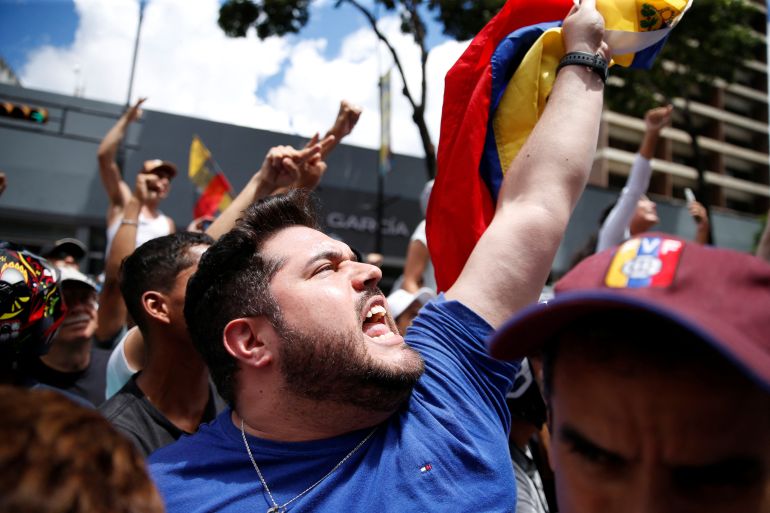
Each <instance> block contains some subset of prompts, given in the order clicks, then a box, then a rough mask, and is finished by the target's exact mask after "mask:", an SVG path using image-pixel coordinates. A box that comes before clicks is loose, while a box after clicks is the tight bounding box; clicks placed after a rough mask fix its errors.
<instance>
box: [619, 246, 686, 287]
mask: <svg viewBox="0 0 770 513" xmlns="http://www.w3.org/2000/svg"><path fill="white" fill-rule="evenodd" d="M683 246H684V245H683V244H682V242H681V241H678V240H674V239H663V238H660V237H644V238H641V239H632V240H629V241H628V242H626V243H625V244H623V245H622V246H620V247H619V248H618V252H617V253H616V254H615V257H614V258H613V259H612V263H611V264H610V269H609V271H608V272H607V277H606V279H605V284H606V285H607V286H608V287H610V288H616V289H622V288H630V289H635V288H649V287H668V286H669V285H671V283H672V282H673V281H674V274H675V273H676V268H677V265H678V264H679V258H680V257H681V256H682V248H683Z"/></svg>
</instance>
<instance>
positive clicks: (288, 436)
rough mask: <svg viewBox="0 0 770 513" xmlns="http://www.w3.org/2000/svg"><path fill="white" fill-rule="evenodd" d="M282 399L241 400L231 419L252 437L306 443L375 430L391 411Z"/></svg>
mask: <svg viewBox="0 0 770 513" xmlns="http://www.w3.org/2000/svg"><path fill="white" fill-rule="evenodd" d="M281 399H282V400H278V401H275V402H273V403H272V404H268V403H267V402H266V401H264V400H262V401H260V400H259V399H255V400H251V399H245V398H243V397H241V398H239V401H238V406H237V407H236V411H233V415H232V420H233V423H234V424H235V426H236V427H237V428H238V429H240V427H241V415H243V420H244V429H245V431H246V432H247V433H249V434H250V435H253V436H256V437H259V438H264V439H267V440H275V441H280V442H305V441H312V440H323V439H326V438H333V437H335V436H339V435H343V434H345V433H350V432H352V431H358V430H359V429H365V428H368V427H374V426H376V425H378V424H381V423H382V422H384V421H386V420H387V419H388V418H389V417H390V416H391V415H392V414H393V413H392V412H372V411H370V410H364V409H361V408H359V407H355V406H348V405H341V404H338V403H333V402H327V401H312V400H308V399H304V398H297V397H292V396H291V394H290V393H289V392H285V391H283V392H282V393H281Z"/></svg>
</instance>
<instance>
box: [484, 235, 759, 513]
mask: <svg viewBox="0 0 770 513" xmlns="http://www.w3.org/2000/svg"><path fill="white" fill-rule="evenodd" d="M769 308H770V266H768V265H767V263H766V262H764V261H762V260H760V259H758V258H755V257H753V256H749V255H744V254H740V253H736V252H734V251H729V250H723V249H716V248H712V247H706V246H701V245H699V244H696V243H693V242H687V241H684V240H681V239H677V238H673V237H671V236H667V235H660V234H647V235H642V236H639V237H637V238H634V239H631V240H629V241H627V242H626V243H624V244H622V245H621V246H619V247H618V248H615V249H609V250H607V251H604V252H602V253H599V254H596V255H594V256H592V257H589V258H588V259H586V260H584V261H583V262H582V263H581V264H579V265H578V266H577V267H576V268H575V269H574V270H572V271H571V272H570V273H568V274H567V275H566V276H565V277H564V278H563V279H562V280H561V281H560V282H559V283H557V285H556V296H555V299H554V300H552V301H551V302H549V303H548V305H546V306H535V307H531V308H528V309H525V310H524V311H522V312H521V313H519V314H518V315H516V316H514V317H513V318H512V319H511V320H510V321H509V322H508V323H507V324H506V325H505V326H503V328H501V329H500V330H499V331H498V333H497V334H496V335H495V336H494V338H493V339H492V341H491V343H490V349H491V352H492V355H493V356H496V357H499V358H501V359H515V358H520V357H522V356H525V355H527V354H533V353H537V352H540V351H542V353H543V359H544V383H545V396H546V400H547V402H548V407H549V422H550V427H551V433H552V437H553V439H552V444H551V463H552V464H553V466H554V469H555V473H556V483H557V498H558V503H559V510H560V511H563V512H567V513H590V512H602V513H613V512H642V511H644V512H661V511H698V512H700V513H703V512H738V511H740V512H741V513H760V512H768V511H770V313H768V312H769V310H768V309H769Z"/></svg>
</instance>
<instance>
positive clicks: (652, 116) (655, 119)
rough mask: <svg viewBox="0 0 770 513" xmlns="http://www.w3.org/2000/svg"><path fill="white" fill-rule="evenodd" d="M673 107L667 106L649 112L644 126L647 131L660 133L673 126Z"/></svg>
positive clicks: (646, 114) (645, 117) (645, 116)
mask: <svg viewBox="0 0 770 513" xmlns="http://www.w3.org/2000/svg"><path fill="white" fill-rule="evenodd" d="M673 112H674V106H673V105H665V106H663V107H656V108H654V109H650V110H648V111H647V112H646V113H645V115H644V126H645V128H646V129H647V131H655V132H660V131H661V130H663V129H664V128H665V127H667V126H668V125H670V124H671V115H672V113H673Z"/></svg>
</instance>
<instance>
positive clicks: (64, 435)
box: [0, 386, 163, 513]
mask: <svg viewBox="0 0 770 513" xmlns="http://www.w3.org/2000/svg"><path fill="white" fill-rule="evenodd" d="M0 411H2V412H3V418H2V421H0V475H2V476H3V477H2V479H0V511H2V512H3V513H65V512H66V513H94V512H107V511H109V512H111V513H163V503H162V501H161V499H160V496H159V495H158V491H157V490H156V488H155V486H154V485H153V483H152V481H151V480H150V478H149V476H148V475H147V468H146V466H145V464H144V460H143V458H142V457H141V456H140V455H139V454H138V452H137V451H136V449H134V447H133V446H132V445H131V443H130V442H129V441H128V440H126V439H125V438H123V436H121V435H120V434H119V433H118V432H117V431H115V429H114V428H112V426H110V424H109V423H108V422H107V421H106V420H105V419H104V418H103V417H102V416H101V415H100V414H99V413H98V412H95V411H93V410H92V409H89V408H84V407H82V406H79V405H77V404H75V403H73V402H72V401H69V400H68V399H66V398H65V397H63V396H61V395H60V394H57V393H55V392H52V391H50V390H24V389H20V388H16V387H10V386H0Z"/></svg>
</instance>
